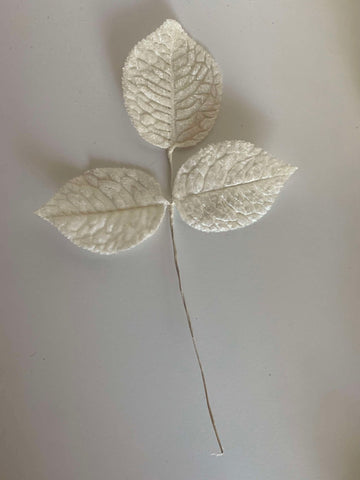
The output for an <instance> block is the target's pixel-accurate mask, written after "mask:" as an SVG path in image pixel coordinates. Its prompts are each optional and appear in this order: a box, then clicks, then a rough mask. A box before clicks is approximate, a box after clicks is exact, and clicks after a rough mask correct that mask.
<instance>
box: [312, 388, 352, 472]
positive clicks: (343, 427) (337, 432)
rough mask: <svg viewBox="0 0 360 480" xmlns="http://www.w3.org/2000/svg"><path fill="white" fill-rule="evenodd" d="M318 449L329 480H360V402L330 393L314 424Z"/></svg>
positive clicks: (337, 393) (340, 394)
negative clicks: (359, 479) (358, 479)
mask: <svg viewBox="0 0 360 480" xmlns="http://www.w3.org/2000/svg"><path fill="white" fill-rule="evenodd" d="M315 426H316V432H315V446H316V451H317V452H318V456H319V460H320V465H321V467H322V470H323V471H324V472H326V473H327V478H328V479H329V480H339V479H341V480H355V479H357V478H360V410H359V404H358V401H357V399H356V400H355V399H353V398H351V397H349V396H345V395H344V394H342V393H340V392H336V391H334V392H331V393H329V394H328V395H326V397H325V398H324V399H323V401H322V403H321V405H320V408H319V411H318V412H317V416H316V420H315Z"/></svg>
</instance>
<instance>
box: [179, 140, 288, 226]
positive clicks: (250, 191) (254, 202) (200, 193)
mask: <svg viewBox="0 0 360 480" xmlns="http://www.w3.org/2000/svg"><path fill="white" fill-rule="evenodd" d="M295 170H296V167H292V166H291V165H287V164H286V163H284V162H282V161H280V160H276V159H275V158H273V157H272V156H271V155H269V154H268V153H267V152H265V151H264V150H262V149H261V148H257V147H255V146H254V145H252V144H251V143H248V142H242V141H239V140H232V141H226V142H221V143H218V144H216V145H209V146H207V147H205V148H203V149H201V150H200V151H199V152H198V153H197V154H196V155H194V156H192V157H191V158H189V159H188V160H187V161H186V162H185V163H184V164H183V165H182V166H181V167H180V169H179V171H178V173H177V175H176V178H175V182H174V190H173V197H174V201H175V204H176V206H177V208H178V210H179V213H180V215H181V217H182V219H183V220H184V221H185V222H186V223H188V224H189V225H190V226H192V227H194V228H197V229H198V230H202V231H204V232H224V231H227V230H234V229H236V228H240V227H245V226H247V225H250V224H251V223H253V222H256V220H258V219H259V218H261V217H262V216H263V215H265V213H267V212H268V210H269V209H270V208H271V206H272V204H273V202H274V201H275V198H276V196H277V194H278V193H279V191H280V190H281V188H282V186H283V185H284V183H285V182H286V180H287V179H288V178H289V177H290V175H291V174H292V173H294V171H295Z"/></svg>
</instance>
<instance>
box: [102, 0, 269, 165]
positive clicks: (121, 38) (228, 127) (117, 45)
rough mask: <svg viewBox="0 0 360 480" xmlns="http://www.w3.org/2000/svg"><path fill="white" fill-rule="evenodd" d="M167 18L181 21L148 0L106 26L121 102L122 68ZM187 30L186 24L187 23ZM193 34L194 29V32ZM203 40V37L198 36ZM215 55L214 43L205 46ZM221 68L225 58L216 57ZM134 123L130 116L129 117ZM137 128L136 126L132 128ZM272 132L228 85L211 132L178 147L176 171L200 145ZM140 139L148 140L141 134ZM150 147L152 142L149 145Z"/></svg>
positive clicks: (163, 6)
mask: <svg viewBox="0 0 360 480" xmlns="http://www.w3.org/2000/svg"><path fill="white" fill-rule="evenodd" d="M167 18H173V19H175V20H178V21H179V22H180V23H181V19H178V18H177V16H176V14H174V12H173V11H172V9H171V7H169V5H167V4H166V3H165V2H163V1H162V0H159V1H154V0H149V1H148V2H147V3H142V4H141V5H137V6H133V7H129V8H126V9H119V11H118V12H114V13H113V14H112V15H111V16H110V17H109V19H108V20H107V21H106V22H105V25H104V37H105V41H106V47H107V51H108V55H109V62H110V65H111V68H112V72H113V75H114V77H115V80H116V82H117V84H118V87H119V95H120V96H121V105H122V108H124V109H125V107H124V104H123V101H122V82H121V80H122V67H123V65H124V62H125V60H126V57H127V56H128V54H129V53H130V50H131V49H132V48H133V47H134V46H135V45H136V43H138V42H139V41H140V40H142V39H143V38H144V37H146V36H147V35H148V34H150V33H151V32H153V31H154V30H155V29H156V28H158V27H159V26H160V25H161V24H162V23H163V22H164V21H165V20H166V19H167ZM184 28H185V30H186V25H184ZM190 34H191V32H190ZM195 40H196V41H197V42H198V43H200V44H201V45H202V43H201V40H199V39H197V38H195ZM203 47H204V48H205V49H206V50H208V51H209V52H210V54H211V46H210V45H203ZM215 60H216V61H217V62H218V64H219V66H220V70H221V58H216V59H215ZM129 125H130V118H129ZM131 128H134V127H131ZM266 131H268V121H266V120H265V118H264V116H263V115H262V114H261V112H259V111H258V110H256V109H255V108H254V107H253V106H252V105H250V104H249V103H248V102H247V101H245V100H243V99H240V98H239V97H238V95H237V94H236V95H235V94H233V93H232V92H231V91H229V90H227V89H226V86H224V92H223V98H222V101H221V107H220V113H219V116H218V118H217V120H216V122H215V125H214V127H213V129H212V130H211V132H210V134H209V135H208V136H207V137H206V138H205V139H204V140H203V141H202V142H200V143H199V144H197V145H195V146H194V147H191V148H185V149H176V150H175V153H174V171H175V172H176V171H177V169H178V168H179V167H180V165H181V164H182V163H183V162H184V161H185V160H186V159H187V158H188V157H189V156H190V155H193V154H194V153H195V152H196V151H198V150H199V148H201V147H204V146H205V145H207V144H208V143H216V142H220V141H223V140H232V139H239V140H246V141H250V142H252V143H255V144H258V145H263V144H264V140H265V132H266ZM138 139H139V141H142V142H144V140H143V139H142V138H141V137H140V136H138ZM149 147H150V145H149Z"/></svg>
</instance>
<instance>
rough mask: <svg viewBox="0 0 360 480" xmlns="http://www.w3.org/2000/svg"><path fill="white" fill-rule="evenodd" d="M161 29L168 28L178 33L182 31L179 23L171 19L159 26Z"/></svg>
mask: <svg viewBox="0 0 360 480" xmlns="http://www.w3.org/2000/svg"><path fill="white" fill-rule="evenodd" d="M161 26H162V27H166V28H170V29H172V30H177V31H179V32H182V31H183V28H182V26H181V25H180V23H179V22H178V21H176V20H174V19H173V18H167V19H166V20H165V22H164V23H163V24H162V25H161Z"/></svg>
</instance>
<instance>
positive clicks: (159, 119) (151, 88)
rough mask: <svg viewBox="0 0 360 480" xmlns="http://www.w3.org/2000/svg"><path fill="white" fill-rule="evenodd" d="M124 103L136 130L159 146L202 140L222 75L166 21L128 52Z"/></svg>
mask: <svg viewBox="0 0 360 480" xmlns="http://www.w3.org/2000/svg"><path fill="white" fill-rule="evenodd" d="M123 92H124V98H125V105H126V108H127V111H128V113H129V116H130V118H131V121H132V123H133V125H134V126H135V128H136V129H137V130H138V132H139V134H140V135H141V136H142V137H143V138H144V139H145V140H147V141H148V142H150V143H151V144H153V145H157V146H159V147H162V148H169V147H188V146H191V145H195V144H196V143H198V142H200V140H202V139H203V138H205V137H206V135H207V134H208V133H209V131H210V130H211V128H212V127H213V125H214V122H215V120H216V117H217V114H218V111H219V106H220V100H221V93H222V78H221V74H220V71H219V68H218V66H217V64H216V63H215V61H214V59H213V58H212V57H211V55H210V54H209V53H208V52H207V51H206V50H205V49H204V48H203V47H202V46H201V45H199V44H198V43H196V42H195V41H194V40H193V39H192V38H190V37H189V35H187V34H186V33H185V32H184V30H183V29H182V27H181V25H180V24H179V23H178V22H176V21H175V20H166V22H164V23H163V24H162V25H161V26H160V27H159V28H158V29H157V30H155V32H153V33H151V34H150V35H149V36H148V37H146V38H145V39H144V40H142V41H140V42H139V43H138V44H137V45H136V46H135V47H134V48H133V50H132V51H131V52H130V54H129V56H128V58H127V60H126V63H125V66H124V70H123Z"/></svg>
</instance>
